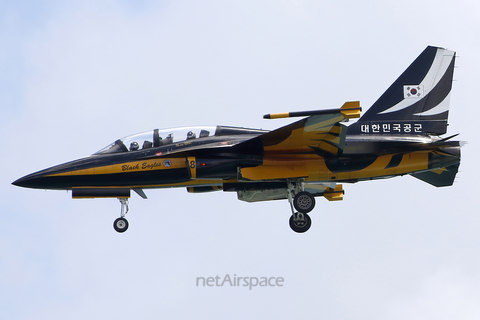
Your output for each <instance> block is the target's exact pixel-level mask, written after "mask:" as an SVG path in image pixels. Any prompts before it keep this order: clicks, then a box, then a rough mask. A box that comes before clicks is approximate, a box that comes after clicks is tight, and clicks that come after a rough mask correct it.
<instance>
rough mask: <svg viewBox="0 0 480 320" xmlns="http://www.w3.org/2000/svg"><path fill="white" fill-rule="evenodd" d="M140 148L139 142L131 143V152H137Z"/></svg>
mask: <svg viewBox="0 0 480 320" xmlns="http://www.w3.org/2000/svg"><path fill="white" fill-rule="evenodd" d="M138 148H139V145H138V142H136V141H134V142H132V143H130V151H137V150H138Z"/></svg>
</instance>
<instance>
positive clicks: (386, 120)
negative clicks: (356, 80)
mask: <svg viewBox="0 0 480 320" xmlns="http://www.w3.org/2000/svg"><path fill="white" fill-rule="evenodd" d="M454 65H455V52H453V51H448V50H445V49H443V48H438V47H431V46H429V47H427V48H426V49H425V50H424V51H423V52H422V53H421V54H420V55H419V56H418V58H417V59H415V61H414V62H413V63H412V64H411V65H410V66H409V67H408V68H407V70H405V71H404V72H403V73H402V75H401V76H400V77H398V79H397V80H395V82H394V83H393V84H392V85H391V86H390V87H389V88H388V89H387V91H385V93H384V94H383V95H382V96H381V97H380V98H379V99H378V100H377V101H376V102H375V103H374V104H373V105H372V106H371V107H370V108H369V109H368V110H367V112H365V114H364V115H363V116H362V117H361V118H360V119H359V120H358V121H357V122H356V123H354V124H352V125H351V126H350V127H349V129H348V133H349V134H402V135H405V134H408V135H412V134H414V135H422V134H435V135H441V134H444V133H446V132H447V120H448V108H449V103H450V91H451V89H452V79H453V69H454Z"/></svg>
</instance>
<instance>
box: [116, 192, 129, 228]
mask: <svg viewBox="0 0 480 320" xmlns="http://www.w3.org/2000/svg"><path fill="white" fill-rule="evenodd" d="M118 200H119V201H120V204H121V205H122V209H121V212H120V218H117V219H115V221H114V222H113V228H114V229H115V231H117V232H119V233H123V232H125V231H127V229H128V221H127V219H125V215H126V214H127V212H128V198H118Z"/></svg>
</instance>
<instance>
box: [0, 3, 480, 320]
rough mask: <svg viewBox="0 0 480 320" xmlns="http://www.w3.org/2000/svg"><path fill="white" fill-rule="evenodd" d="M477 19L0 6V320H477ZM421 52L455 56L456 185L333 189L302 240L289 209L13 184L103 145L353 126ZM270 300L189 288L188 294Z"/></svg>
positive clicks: (434, 13) (142, 6)
mask: <svg viewBox="0 0 480 320" xmlns="http://www.w3.org/2000/svg"><path fill="white" fill-rule="evenodd" d="M478 31H480V5H478V4H475V2H474V1H455V3H452V2H451V1H415V2H413V1H412V2H398V1H333V2H332V1H307V0H304V1H287V0H285V1H273V0H272V1H268V0H263V1H259V0H256V1H241V2H238V3H237V4H233V3H230V2H229V3H228V4H227V3H226V2H225V1H163V2H159V1H158V2H153V1H127V0H124V1H113V0H112V1H70V2H68V4H65V3H64V2H62V1H17V2H15V3H13V2H9V1H0V123H1V124H0V133H1V138H0V147H1V150H3V151H2V156H1V157H0V159H1V160H0V161H1V162H0V168H1V169H2V174H1V175H0V179H1V180H0V181H1V184H0V188H1V189H0V190H1V196H0V206H1V208H2V214H1V217H2V219H1V221H0V318H1V319H67V318H68V319H110V318H116V319H132V318H136V319H160V318H163V319H174V318H178V319H179V318H184V319H186V318H190V319H192V318H195V319H226V318H230V319H246V318H253V319H260V318H266V317H269V318H276V319H291V318H301V319H318V318H322V319H355V320H358V319H382V320H383V319H395V320H396V319H452V318H457V319H478V317H479V315H480V304H479V303H478V301H480V271H479V270H480V255H479V254H478V253H479V246H480V235H479V233H478V230H480V216H479V215H480V213H479V212H478V209H477V207H478V201H477V199H478V195H477V190H478V181H479V179H480V177H479V173H478V168H477V166H476V161H477V159H479V158H480V152H479V147H478V138H477V137H478V128H477V126H476V121H475V119H477V118H478V116H479V112H478V94H477V93H478V88H479V83H480V81H479V80H480V79H479V74H480V64H479V60H478V52H479V51H480V42H478V41H477V40H476V39H477V38H478ZM427 45H436V46H443V47H446V48H448V49H450V50H454V51H457V54H458V58H457V66H458V68H457V69H456V70H455V79H456V80H457V81H456V82H455V83H454V87H453V92H452V99H451V108H450V110H451V111H450V121H449V122H450V126H449V134H455V133H459V132H460V133H461V135H460V136H459V138H460V139H461V140H467V141H468V143H469V144H468V145H466V146H465V147H464V148H463V149H462V151H463V153H462V164H461V166H460V171H461V172H460V173H459V174H458V175H457V181H456V184H455V185H454V186H453V187H449V188H438V189H437V188H434V187H432V186H430V185H428V184H426V183H423V182H421V181H420V180H417V179H414V178H412V177H408V176H407V177H398V178H395V179H390V180H385V181H374V182H364V183H358V184H355V185H344V189H345V190H346V192H345V200H344V201H343V202H328V201H326V200H325V199H322V198H318V199H317V207H316V209H315V210H314V211H313V212H312V213H311V217H312V220H313V223H312V227H311V229H310V230H309V231H308V232H307V233H305V234H295V233H294V232H293V231H291V230H290V228H289V226H288V218H289V215H290V208H289V205H288V202H287V201H276V202H267V203H257V204H248V203H243V202H240V201H237V200H236V194H234V193H222V192H218V193H211V194H203V195H198V194H193V195H192V194H187V192H186V191H185V190H184V189H183V188H182V189H171V190H148V191H147V195H148V197H149V199H148V200H143V199H141V198H140V197H137V195H135V194H133V195H132V199H131V201H130V212H129V214H128V215H127V218H128V220H129V222H130V228H129V230H128V231H127V232H126V233H125V234H117V233H116V232H115V231H114V230H113V227H112V223H113V220H114V219H115V218H117V217H118V215H119V213H120V204H119V202H118V201H117V200H115V199H110V200H103V199H96V200H72V199H71V195H70V194H68V193H66V192H57V191H43V190H30V189H23V188H18V187H14V186H12V185H11V184H10V183H11V182H12V181H14V180H15V179H17V178H19V177H21V176H24V175H26V174H28V173H31V172H34V171H37V170H40V169H43V168H46V167H50V166H53V165H56V164H60V163H63V162H66V161H69V160H73V159H77V158H81V157H83V156H87V155H89V154H91V153H93V152H95V151H97V150H99V149H101V148H103V147H104V146H106V145H107V144H109V143H111V142H112V141H114V140H115V139H117V138H120V137H123V136H125V135H129V134H133V133H137V132H142V131H146V130H151V129H154V128H165V127H175V126H188V125H217V124H223V125H234V126H245V127H256V128H264V129H273V128H276V127H278V126H281V125H284V124H287V123H288V122H289V121H288V120H276V121H275V120H270V121H269V120H263V119H262V115H263V114H266V113H274V112H285V111H303V110H312V109H323V108H336V107H340V106H341V105H342V104H343V103H344V102H345V101H350V100H360V101H361V104H362V107H363V108H364V109H366V108H368V107H369V106H370V105H371V104H372V103H373V102H374V101H375V100H376V99H377V97H379V96H380V95H381V94H382V93H383V92H384V90H385V89H386V88H387V87H388V86H389V85H390V84H391V83H392V82H393V81H394V80H395V79H396V78H397V77H398V76H399V75H400V73H401V72H403V70H404V69H405V68H406V67H407V66H408V65H409V64H410V63H411V62H412V61H413V60H414V59H415V58H416V57H417V56H418V55H419V54H420V52H421V51H422V50H423V49H424V48H425V47H426V46H427ZM225 274H229V275H230V276H233V275H234V274H235V275H237V276H242V277H262V276H268V277H280V276H281V277H283V278H284V279H285V281H284V286H283V287H273V288H272V287H269V288H264V287H257V288H253V289H252V290H251V291H250V290H248V288H245V287H229V286H227V287H196V286H195V282H196V281H195V280H196V277H210V276H212V277H215V276H216V275H219V276H221V277H223V276H225Z"/></svg>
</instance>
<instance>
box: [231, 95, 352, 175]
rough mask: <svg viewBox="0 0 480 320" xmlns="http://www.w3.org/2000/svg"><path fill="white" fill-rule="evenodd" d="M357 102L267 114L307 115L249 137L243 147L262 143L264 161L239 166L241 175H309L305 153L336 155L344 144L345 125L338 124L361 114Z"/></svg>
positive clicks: (285, 115)
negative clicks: (320, 108) (252, 165)
mask: <svg viewBox="0 0 480 320" xmlns="http://www.w3.org/2000/svg"><path fill="white" fill-rule="evenodd" d="M359 105H360V103H359V102H358V101H354V102H346V103H345V104H344V105H343V106H342V107H341V108H340V109H333V110H319V111H306V112H296V113H282V114H270V115H266V116H264V117H265V118H269V119H274V118H285V117H297V116H307V117H306V118H304V119H302V120H300V121H297V122H294V123H292V124H290V125H287V126H285V127H282V128H279V129H276V130H273V131H270V132H268V133H265V134H263V135H261V136H259V137H256V138H254V139H252V140H250V141H246V142H244V147H248V146H249V145H250V146H252V149H253V148H254V147H256V146H259V145H260V146H261V149H262V151H263V152H262V153H263V165H260V166H256V167H248V168H242V169H241V172H240V173H241V176H242V178H245V179H248V180H272V179H285V178H304V177H308V176H309V173H308V168H307V164H306V157H308V156H309V155H310V156H311V155H313V156H315V155H318V156H320V157H323V158H327V157H334V156H338V155H340V154H341V153H342V151H343V148H344V145H345V136H346V134H347V127H346V126H344V125H343V124H341V123H340V122H341V121H344V120H346V119H349V118H358V117H360V111H361V108H360V106H359Z"/></svg>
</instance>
